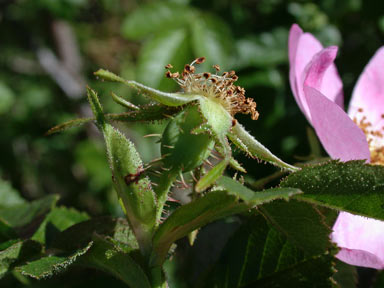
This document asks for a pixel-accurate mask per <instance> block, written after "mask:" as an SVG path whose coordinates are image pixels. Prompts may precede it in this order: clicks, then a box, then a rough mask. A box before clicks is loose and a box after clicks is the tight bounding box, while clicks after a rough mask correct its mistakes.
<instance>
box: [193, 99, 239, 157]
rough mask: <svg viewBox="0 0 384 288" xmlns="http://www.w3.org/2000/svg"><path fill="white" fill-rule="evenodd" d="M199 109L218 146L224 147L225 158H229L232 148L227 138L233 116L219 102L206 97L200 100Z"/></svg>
mask: <svg viewBox="0 0 384 288" xmlns="http://www.w3.org/2000/svg"><path fill="white" fill-rule="evenodd" d="M199 108H200V112H201V114H202V115H203V117H204V119H205V120H206V121H207V122H206V124H208V125H209V127H210V128H211V130H212V132H213V135H214V136H215V138H216V140H217V142H218V144H219V145H221V146H222V147H223V152H224V154H225V155H224V156H227V155H228V156H229V155H230V147H229V144H228V141H227V140H226V138H227V133H228V132H229V130H230V128H231V126H232V116H231V115H230V114H229V113H228V112H227V111H226V110H225V109H224V107H223V106H222V105H221V104H220V103H219V102H216V101H214V100H212V99H209V98H206V97H201V98H200V99H199Z"/></svg>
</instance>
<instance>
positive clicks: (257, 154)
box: [228, 123, 299, 172]
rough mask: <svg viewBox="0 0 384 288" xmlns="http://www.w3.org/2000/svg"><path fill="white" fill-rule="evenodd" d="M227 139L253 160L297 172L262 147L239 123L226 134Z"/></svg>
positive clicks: (295, 168) (293, 167)
mask: <svg viewBox="0 0 384 288" xmlns="http://www.w3.org/2000/svg"><path fill="white" fill-rule="evenodd" d="M228 137H229V139H230V140H231V141H232V142H233V144H235V145H236V146H237V147H239V148H240V149H241V150H242V151H244V152H245V153H246V154H248V155H249V156H251V157H253V158H258V159H260V160H264V161H266V162H269V163H271V164H273V165H275V166H277V167H279V168H281V169H284V170H288V171H291V172H294V171H298V170H299V168H297V167H295V166H292V165H290V164H288V163H285V162H284V161H282V160H281V159H279V158H278V157H277V156H275V155H274V154H273V153H272V152H271V151H269V150H268V149H267V148H266V147H265V146H264V145H262V144H261V143H260V142H259V141H257V140H256V139H255V138H254V137H253V136H252V135H251V134H249V133H248V132H247V131H246V130H245V128H244V127H243V126H242V125H241V124H240V123H236V125H234V126H233V127H232V129H231V132H230V133H228Z"/></svg>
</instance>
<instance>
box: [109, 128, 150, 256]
mask: <svg viewBox="0 0 384 288" xmlns="http://www.w3.org/2000/svg"><path fill="white" fill-rule="evenodd" d="M103 133H104V138H105V143H106V146H107V154H108V160H109V164H110V167H111V170H112V175H113V183H114V187H115V189H116V191H117V194H118V197H119V199H120V201H121V203H122V205H123V208H124V210H125V211H124V212H125V213H126V215H127V217H128V220H129V223H130V225H131V227H132V229H133V231H134V233H135V235H136V237H137V239H138V241H139V243H140V245H141V248H142V249H144V250H145V249H147V248H149V245H150V243H149V242H150V238H151V235H152V229H153V228H154V226H155V223H156V200H155V194H154V192H153V190H152V187H151V182H150V180H149V178H148V177H147V176H144V175H143V173H145V171H144V166H143V163H142V161H141V159H140V156H139V154H138V152H137V151H136V149H135V147H134V145H133V143H132V142H130V141H129V140H128V139H127V138H125V136H124V135H123V134H121V133H120V132H119V131H117V130H116V129H114V128H113V127H112V126H111V125H109V124H105V126H104V129H103Z"/></svg>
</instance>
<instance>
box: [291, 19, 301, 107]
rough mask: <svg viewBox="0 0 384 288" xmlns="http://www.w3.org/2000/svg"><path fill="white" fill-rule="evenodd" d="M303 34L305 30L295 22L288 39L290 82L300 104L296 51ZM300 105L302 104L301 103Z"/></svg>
mask: <svg viewBox="0 0 384 288" xmlns="http://www.w3.org/2000/svg"><path fill="white" fill-rule="evenodd" d="M301 35H303V30H301V28H300V27H299V25H297V24H293V25H292V27H291V30H290V31H289V39H288V57H289V64H290V68H289V82H290V84H291V89H292V93H293V96H294V97H295V99H296V102H297V104H299V102H300V100H299V98H298V92H297V83H296V76H295V73H296V72H295V65H294V63H295V62H296V51H297V44H298V43H299V39H300V37H301ZM299 106H300V105H299Z"/></svg>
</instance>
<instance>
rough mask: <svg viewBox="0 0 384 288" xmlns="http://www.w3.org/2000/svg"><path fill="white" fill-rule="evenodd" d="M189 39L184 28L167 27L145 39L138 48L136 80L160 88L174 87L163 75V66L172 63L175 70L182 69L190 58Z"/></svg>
mask: <svg viewBox="0 0 384 288" xmlns="http://www.w3.org/2000/svg"><path fill="white" fill-rule="evenodd" d="M189 41H190V40H189V35H188V32H187V30H186V29H167V30H164V31H162V32H161V33H159V34H156V35H155V36H154V37H153V38H151V39H149V40H147V41H146V42H145V43H144V45H143V46H142V48H141V50H140V54H139V61H138V67H137V69H138V70H137V80H138V81H139V82H142V83H144V84H145V85H148V86H150V87H156V88H159V89H161V90H163V89H169V88H172V87H173V88H174V87H176V86H177V85H176V84H175V83H174V82H173V81H172V80H171V79H168V78H166V77H165V71H166V70H165V69H164V66H165V65H167V64H172V65H173V66H174V67H175V68H174V69H175V71H183V68H184V64H185V63H188V62H190V61H191V58H192V56H191V52H190V48H189V47H190V45H189Z"/></svg>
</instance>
